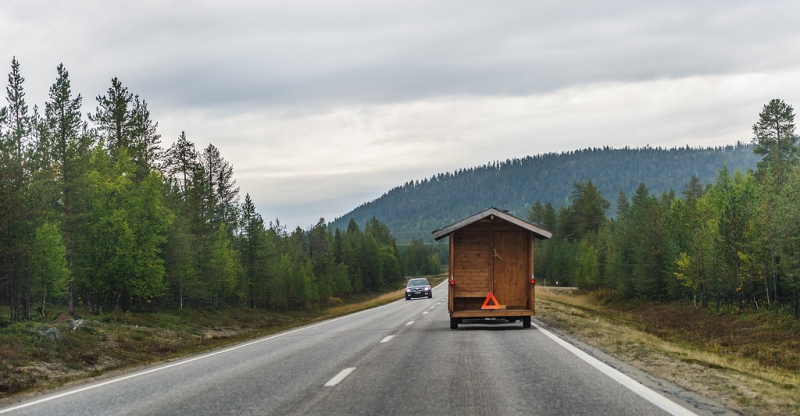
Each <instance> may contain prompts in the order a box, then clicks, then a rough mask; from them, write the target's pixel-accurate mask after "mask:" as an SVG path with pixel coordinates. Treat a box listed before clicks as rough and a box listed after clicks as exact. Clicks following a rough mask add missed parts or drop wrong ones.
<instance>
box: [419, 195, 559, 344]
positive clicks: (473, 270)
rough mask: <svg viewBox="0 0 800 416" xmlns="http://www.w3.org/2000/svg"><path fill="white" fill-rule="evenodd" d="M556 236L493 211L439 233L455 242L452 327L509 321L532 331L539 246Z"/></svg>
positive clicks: (450, 287) (450, 288)
mask: <svg viewBox="0 0 800 416" xmlns="http://www.w3.org/2000/svg"><path fill="white" fill-rule="evenodd" d="M552 235H553V234H552V233H551V232H550V231H547V230H544V229H542V228H539V227H537V226H535V225H533V224H531V223H529V222H527V221H523V220H521V219H519V218H517V217H514V216H513V215H510V214H509V213H508V212H507V211H502V210H499V209H497V208H489V209H487V210H485V211H483V212H480V213H478V214H475V215H472V216H470V217H468V218H465V219H463V220H461V221H458V222H456V223H454V224H451V225H448V226H447V227H444V228H440V229H438V230H436V231H434V232H433V238H434V239H435V240H437V241H438V240H441V239H443V238H445V237H449V238H450V259H449V262H448V263H449V280H448V297H447V308H448V311H449V312H450V328H451V329H458V325H459V324H461V323H467V322H465V320H486V319H506V320H508V321H510V322H516V321H518V320H520V321H522V326H523V327H524V328H530V327H531V317H532V316H534V315H535V314H536V305H535V300H536V291H535V287H536V279H535V277H534V274H533V246H534V245H533V241H534V239H536V238H538V239H549V238H550V237H552Z"/></svg>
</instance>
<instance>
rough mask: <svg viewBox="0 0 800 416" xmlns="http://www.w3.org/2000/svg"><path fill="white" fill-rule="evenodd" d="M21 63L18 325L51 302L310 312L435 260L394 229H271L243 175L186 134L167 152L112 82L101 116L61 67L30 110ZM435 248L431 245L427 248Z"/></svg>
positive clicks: (15, 144)
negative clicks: (404, 252)
mask: <svg viewBox="0 0 800 416" xmlns="http://www.w3.org/2000/svg"><path fill="white" fill-rule="evenodd" d="M23 83H24V78H23V77H22V75H21V73H20V65H19V62H17V61H16V59H14V60H12V65H11V72H10V73H9V75H8V86H7V87H6V96H7V97H6V99H7V102H8V105H7V106H6V107H2V108H1V109H0V302H2V303H5V304H6V305H8V306H9V310H10V319H11V320H12V321H17V320H21V319H32V318H34V317H37V316H43V315H46V314H47V313H48V312H49V310H50V309H49V308H50V304H51V303H53V302H55V303H57V304H59V305H66V307H67V310H68V312H69V313H70V314H72V313H73V312H74V309H75V307H76V306H77V305H81V306H80V307H82V308H88V310H89V311H91V312H93V313H99V312H101V311H108V310H112V309H116V308H124V309H127V308H129V307H136V308H139V309H142V310H146V309H151V308H153V307H155V306H158V307H161V308H184V307H205V306H210V307H214V306H219V305H226V304H227V305H231V304H237V305H246V306H249V307H254V308H255V307H258V308H269V309H273V310H284V311H285V310H289V309H302V308H305V307H307V306H308V305H311V304H322V303H325V302H328V301H329V300H330V299H331V298H332V297H343V296H348V295H350V294H355V293H363V292H368V291H376V290H380V289H383V288H385V287H388V286H392V285H396V284H397V282H398V281H399V280H400V279H401V278H402V276H403V274H404V273H422V272H428V271H430V270H431V269H430V268H425V267H423V266H420V265H419V264H418V263H419V262H420V260H419V259H418V258H422V259H423V260H422V262H423V263H425V265H426V266H427V264H428V263H429V262H430V261H436V262H437V263H438V258H437V257H436V256H435V254H433V252H432V251H430V250H428V251H427V252H426V253H424V254H420V253H418V252H417V251H413V253H411V254H413V256H416V257H413V256H412V257H413V258H411V257H409V258H403V257H402V256H400V255H399V253H398V250H397V245H396V243H395V240H394V237H393V236H392V235H391V233H390V232H389V228H388V227H387V226H386V225H385V224H382V223H381V222H379V221H377V220H375V219H372V220H370V221H366V222H365V223H364V224H365V226H364V229H363V230H362V229H361V228H360V227H359V226H358V224H357V223H356V222H355V221H351V222H350V224H349V225H348V226H347V228H346V230H342V231H340V230H336V231H334V230H333V229H332V228H330V227H328V226H327V225H326V223H325V221H324V220H322V219H320V221H319V223H317V224H316V225H314V226H312V227H310V228H309V229H308V230H302V229H300V228H297V229H295V230H292V231H289V230H286V228H285V227H284V226H282V225H281V224H280V222H279V221H278V220H276V221H275V222H274V223H273V222H270V223H269V224H266V223H265V222H264V220H263V219H262V218H261V216H260V215H259V214H258V213H257V212H256V209H255V206H254V205H253V202H252V200H251V199H250V196H249V195H245V197H244V201H243V202H241V203H240V195H239V192H240V191H239V188H238V187H237V186H236V181H235V180H234V178H233V166H232V165H231V164H230V163H229V162H228V161H226V160H225V159H224V158H223V157H222V155H221V154H220V151H219V149H217V148H216V147H215V146H213V145H209V146H208V147H206V148H205V149H202V150H199V149H197V148H196V147H195V145H194V144H193V143H192V142H191V141H190V140H189V139H188V138H187V136H186V135H185V134H184V133H181V135H180V137H179V138H178V140H177V141H176V142H175V143H174V144H173V145H172V146H170V147H169V148H168V149H166V150H165V149H163V148H162V147H161V137H160V135H159V134H158V132H157V127H158V123H156V122H155V121H153V120H152V119H151V117H150V112H149V111H148V108H147V103H146V102H145V101H144V100H143V99H140V98H139V96H138V95H134V94H132V93H131V92H129V91H128V89H127V88H126V87H124V86H123V85H122V83H121V82H120V81H119V80H118V79H116V78H114V79H112V80H111V86H110V87H109V88H108V90H107V91H106V93H105V94H104V95H100V96H98V97H97V106H96V109H95V111H93V112H90V113H88V114H83V113H82V112H81V107H82V101H83V99H82V97H81V96H80V94H77V95H76V94H75V93H74V92H73V91H72V89H71V85H70V78H69V73H68V72H67V70H66V69H65V68H64V66H63V65H59V66H58V68H57V77H56V81H55V83H54V84H53V85H52V86H51V87H50V90H49V97H48V101H47V102H46V103H45V104H44V107H43V109H40V108H39V107H38V106H33V108H29V106H28V104H27V102H26V99H25V91H24V88H23ZM422 248H423V249H425V247H424V246H423V247H422Z"/></svg>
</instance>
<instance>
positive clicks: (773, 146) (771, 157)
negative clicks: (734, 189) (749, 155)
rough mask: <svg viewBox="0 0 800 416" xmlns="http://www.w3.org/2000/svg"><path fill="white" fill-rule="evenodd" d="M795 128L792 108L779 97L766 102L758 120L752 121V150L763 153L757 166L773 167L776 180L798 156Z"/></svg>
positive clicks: (760, 169) (779, 178)
mask: <svg viewBox="0 0 800 416" xmlns="http://www.w3.org/2000/svg"><path fill="white" fill-rule="evenodd" d="M794 129H795V126H794V109H793V108H792V106H791V105H788V104H786V103H785V102H783V100H779V99H773V100H770V102H769V103H767V104H765V105H764V108H763V110H762V111H761V113H759V115H758V121H757V122H756V124H753V136H754V137H753V153H755V154H756V155H759V156H763V157H764V159H763V160H761V161H760V162H758V169H759V171H762V170H765V169H772V170H774V171H775V176H776V178H777V180H778V182H779V183H780V182H782V180H781V178H782V177H783V174H784V172H785V171H786V170H787V169H788V167H789V166H790V165H791V164H793V163H795V161H796V160H797V156H798V149H797V145H796V143H797V135H795V133H794Z"/></svg>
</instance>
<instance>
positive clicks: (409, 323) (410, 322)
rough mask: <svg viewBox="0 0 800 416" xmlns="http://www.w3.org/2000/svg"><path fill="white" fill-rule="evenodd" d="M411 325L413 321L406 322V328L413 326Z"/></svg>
mask: <svg viewBox="0 0 800 416" xmlns="http://www.w3.org/2000/svg"><path fill="white" fill-rule="evenodd" d="M413 323H414V321H408V323H407V324H406V326H409V325H411V324H413Z"/></svg>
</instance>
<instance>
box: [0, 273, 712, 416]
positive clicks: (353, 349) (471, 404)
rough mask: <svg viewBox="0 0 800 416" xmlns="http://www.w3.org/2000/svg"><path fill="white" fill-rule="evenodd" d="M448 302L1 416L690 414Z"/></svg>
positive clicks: (373, 316) (72, 393) (317, 330)
mask: <svg viewBox="0 0 800 416" xmlns="http://www.w3.org/2000/svg"><path fill="white" fill-rule="evenodd" d="M446 292H447V291H446V287H445V286H439V287H437V288H435V289H434V297H433V298H432V299H427V298H421V299H414V300H411V301H405V300H401V301H398V302H394V303H391V304H388V305H385V306H382V307H379V308H374V309H370V310H367V311H362V312H359V313H356V314H353V315H348V316H344V317H340V318H336V319H332V320H328V321H324V322H321V323H317V324H313V325H309V326H305V327H301V328H298V329H295V330H290V331H287V332H283V333H280V334H276V335H273V336H269V337H265V338H261V339H258V340H255V341H251V342H247V343H243V344H239V345H237V346H234V347H231V348H227V349H223V350H220V351H215V352H213V353H210V354H205V355H200V356H196V357H192V358H187V359H184V360H181V361H176V362H172V363H168V364H164V365H161V366H156V367H152V368H149V369H146V370H141V371H139V372H134V373H130V374H127V375H124V376H121V377H117V378H114V379H109V380H104V381H100V382H96V383H93V384H88V385H83V386H78V387H73V388H70V389H62V390H59V391H55V392H52V393H49V394H47V395H43V396H40V397H37V398H34V399H31V400H30V401H28V402H25V403H19V404H15V405H10V406H7V407H5V408H3V409H0V414H3V415H5V414H10V415H41V414H46V415H78V414H81V415H149V414H152V415H204V414H205V415H223V414H230V415H251V414H252V415H264V414H297V415H415V414H416V415H431V414H436V415H509V414H521V415H578V414H591V415H664V414H692V413H691V412H689V411H688V410H685V407H688V406H686V404H684V405H683V406H684V407H679V406H678V405H675V403H673V402H672V401H670V400H667V399H664V398H663V396H659V395H657V394H656V393H654V392H652V391H650V393H652V394H654V395H655V397H656V398H655V399H653V398H652V397H651V398H650V399H647V398H646V397H643V395H642V394H639V393H636V392H634V391H633V390H631V388H630V387H626V386H625V385H624V384H623V383H624V382H626V381H625V380H622V381H620V380H615V379H614V377H616V378H617V379H619V376H620V374H617V375H614V374H610V373H608V371H606V372H603V371H600V370H598V366H597V363H594V365H593V364H592V363H591V362H587V361H584V360H583V359H581V358H580V357H578V356H577V355H575V352H573V351H570V350H568V349H567V348H565V347H564V346H563V345H561V344H559V343H558V342H557V341H556V340H554V339H553V338H555V337H551V336H549V335H548V334H549V333H548V332H547V331H545V330H544V329H543V328H542V327H540V326H537V325H535V326H534V328H531V329H523V328H522V325H521V323H520V322H517V323H515V324H509V323H499V322H498V323H488V324H478V325H461V326H460V327H459V329H458V330H455V331H454V330H451V329H450V328H449V315H448V313H447V301H446ZM534 324H536V321H535V320H534ZM562 343H563V341H562ZM567 346H569V345H567ZM600 367H602V366H600ZM622 377H623V378H625V376H622ZM630 381H631V380H628V381H627V382H628V383H629V382H630ZM633 383H634V384H636V385H638V387H636V386H634V387H633V388H634V389H636V388H641V389H644V387H642V386H641V385H639V384H638V383H636V382H633ZM644 390H647V389H644ZM647 391H649V390H647ZM640 393H641V392H640ZM647 394H649V393H646V392H645V393H644V396H647ZM659 398H660V399H659ZM659 400H663V401H664V402H666V403H667V404H666V407H665V406H664V405H663V404H662V405H658V402H659ZM654 402H655V403H654ZM670 404H671V405H672V406H674V408H670ZM692 411H697V409H692ZM682 412H685V413H682Z"/></svg>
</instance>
